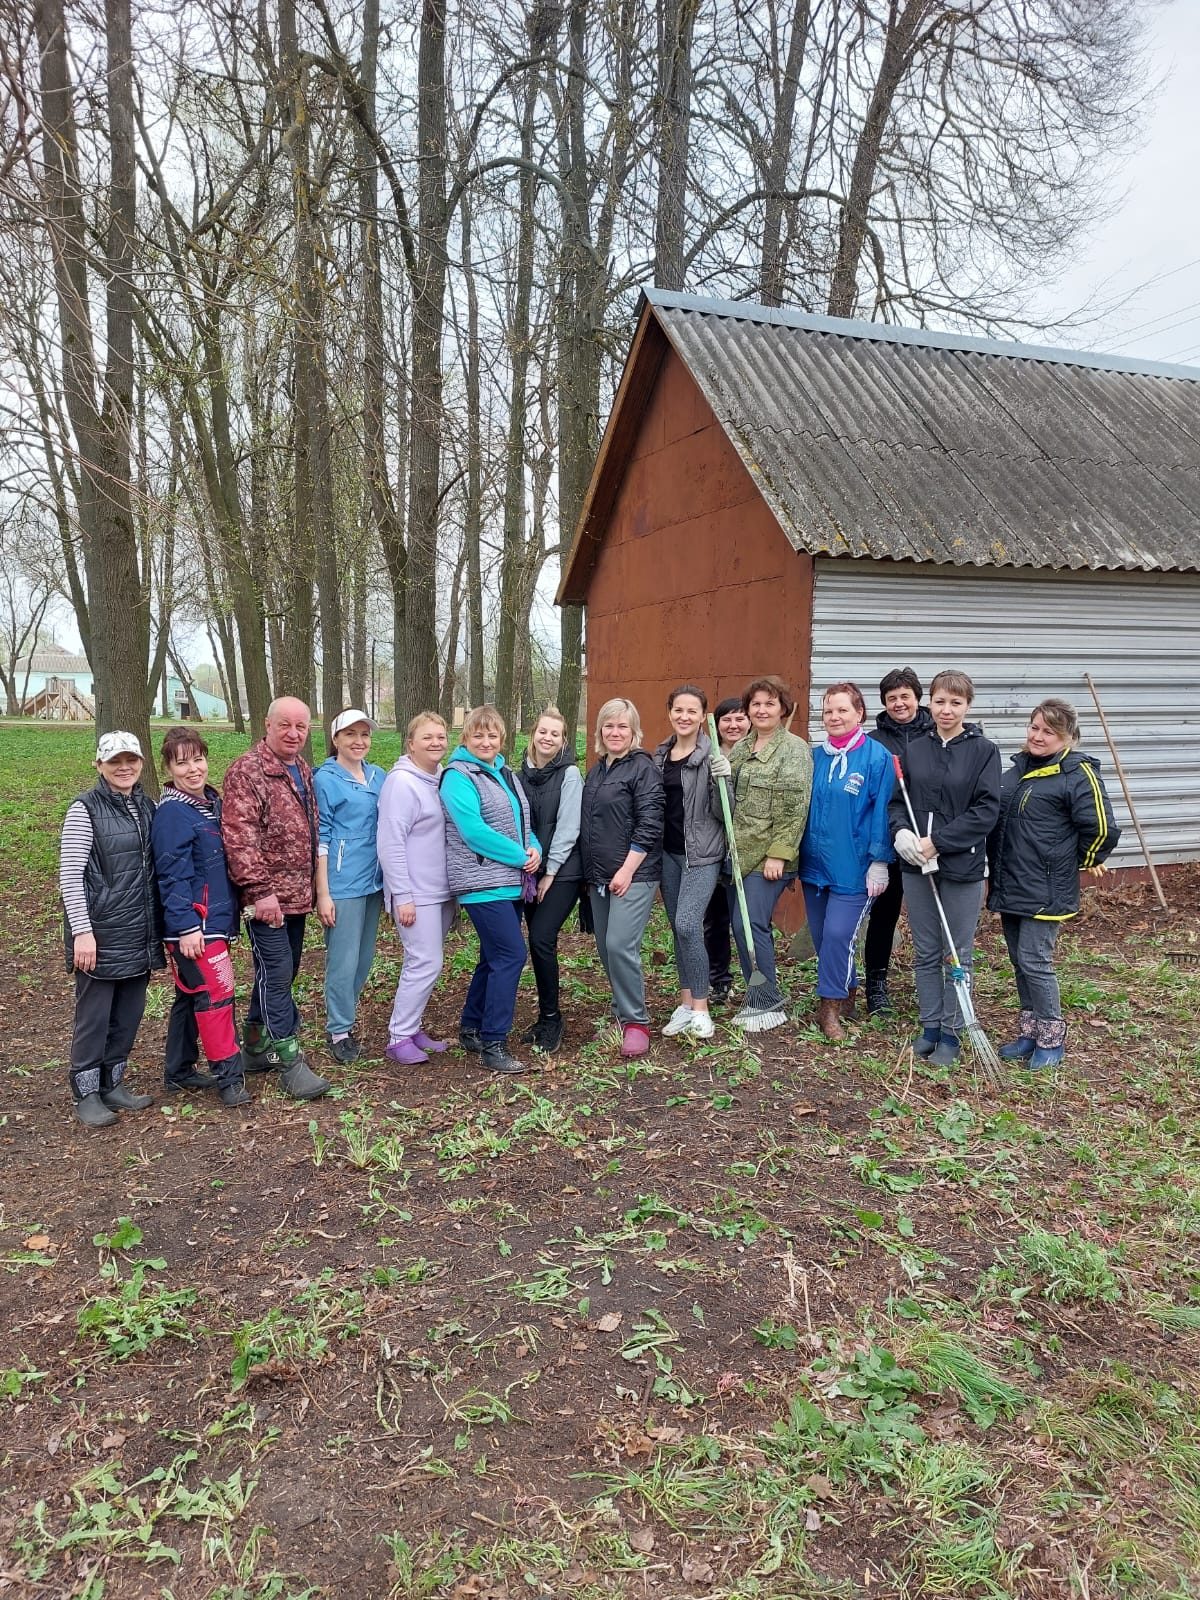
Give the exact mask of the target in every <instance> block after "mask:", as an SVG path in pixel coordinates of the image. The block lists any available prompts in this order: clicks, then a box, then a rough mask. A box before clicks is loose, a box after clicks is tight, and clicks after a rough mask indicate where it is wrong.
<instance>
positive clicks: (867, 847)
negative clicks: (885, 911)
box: [797, 683, 895, 1039]
mask: <svg viewBox="0 0 1200 1600" xmlns="http://www.w3.org/2000/svg"><path fill="white" fill-rule="evenodd" d="M866 714H867V703H866V701H865V700H864V699H863V696H862V691H861V690H860V689H859V687H858V685H857V684H853V683H835V684H832V685H831V686H830V687H829V688H828V689H826V691H825V693H824V695H823V696H822V699H821V720H822V722H823V723H824V725H825V742H824V744H820V745H817V746H816V747H815V749H814V750H813V786H812V803H811V804H810V806H809V809H808V823H807V825H806V826H805V829H804V837H803V839H802V840H801V841H800V860H799V864H798V867H797V876H798V877H799V879H800V883H801V886H802V888H803V890H804V909H805V911H806V913H807V916H808V926H809V930H810V931H811V933H812V941H813V948H814V949H815V950H816V952H817V1026H818V1027H819V1028H820V1030H821V1032H822V1033H823V1034H824V1035H825V1037H826V1038H827V1039H841V1038H843V1037H844V1034H843V1032H842V1023H841V1019H842V1017H843V1016H849V1015H850V1014H851V1012H852V1011H853V1009H854V1000H855V996H856V994H857V991H858V974H857V971H856V970H855V965H854V944H855V940H856V938H857V937H858V928H859V924H860V923H861V921H862V919H863V916H864V915H865V913H866V909H867V906H868V905H869V904H870V902H871V901H872V900H873V899H874V898H875V896H876V895H879V894H882V893H883V891H884V890H885V889H886V888H887V885H888V867H887V864H888V862H889V861H892V860H893V859H894V856H893V852H892V845H891V834H890V831H889V829H888V810H887V808H888V801H889V800H890V799H891V797H892V785H893V783H894V781H895V775H894V772H893V767H892V758H891V756H890V755H889V754H888V752H887V751H886V750H885V749H884V748H883V746H882V745H881V744H878V743H876V741H875V740H874V739H868V738H867V735H866V731H865V729H864V728H863V718H864V717H865V716H866Z"/></svg>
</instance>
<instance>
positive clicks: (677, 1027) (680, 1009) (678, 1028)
mask: <svg viewBox="0 0 1200 1600" xmlns="http://www.w3.org/2000/svg"><path fill="white" fill-rule="evenodd" d="M694 1016H695V1012H694V1011H693V1010H692V1008H691V1006H676V1007H675V1009H674V1011H672V1013H671V1020H670V1022H668V1023H667V1025H666V1027H665V1028H664V1029H663V1035H664V1037H665V1038H667V1039H672V1038H674V1036H675V1035H676V1034H677V1033H688V1032H690V1031H691V1026H692V1018H693V1017H694Z"/></svg>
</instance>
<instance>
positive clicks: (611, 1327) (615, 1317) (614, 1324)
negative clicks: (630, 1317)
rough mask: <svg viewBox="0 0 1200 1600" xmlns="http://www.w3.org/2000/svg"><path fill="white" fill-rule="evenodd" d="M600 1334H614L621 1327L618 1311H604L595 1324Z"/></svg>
mask: <svg viewBox="0 0 1200 1600" xmlns="http://www.w3.org/2000/svg"><path fill="white" fill-rule="evenodd" d="M596 1326H597V1328H598V1329H599V1330H600V1332H601V1333H615V1332H616V1331H617V1329H618V1328H619V1327H620V1326H621V1313H620V1312H619V1311H606V1312H605V1313H604V1315H603V1316H602V1317H601V1318H600V1320H599V1322H597V1324H596Z"/></svg>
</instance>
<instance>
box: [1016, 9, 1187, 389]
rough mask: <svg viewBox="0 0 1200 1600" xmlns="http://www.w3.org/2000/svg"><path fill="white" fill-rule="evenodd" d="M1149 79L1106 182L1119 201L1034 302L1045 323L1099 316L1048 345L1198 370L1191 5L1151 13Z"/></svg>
mask: <svg viewBox="0 0 1200 1600" xmlns="http://www.w3.org/2000/svg"><path fill="white" fill-rule="evenodd" d="M1150 76H1151V79H1152V80H1154V79H1163V80H1165V81H1163V83H1162V87H1161V88H1160V89H1159V90H1158V91H1157V93H1156V94H1155V95H1154V97H1153V100H1152V103H1151V109H1150V114H1149V117H1148V118H1147V122H1146V126H1145V130H1144V140H1143V143H1142V145H1141V148H1140V149H1138V150H1136V151H1135V152H1134V153H1133V154H1132V155H1131V156H1130V158H1129V160H1128V161H1127V162H1126V163H1125V164H1124V165H1123V166H1122V168H1121V169H1120V170H1119V171H1118V172H1117V173H1116V174H1114V189H1115V190H1116V193H1117V195H1118V196H1121V195H1123V196H1124V198H1123V200H1121V201H1120V204H1119V205H1118V207H1117V209H1116V211H1115V212H1114V214H1113V215H1112V216H1111V217H1110V218H1109V219H1108V220H1107V221H1106V222H1103V223H1101V224H1100V225H1099V226H1098V227H1097V229H1096V231H1095V233H1094V234H1093V236H1092V238H1091V240H1090V241H1089V243H1088V245H1087V246H1086V247H1085V248H1084V249H1083V250H1082V251H1081V252H1080V256H1079V260H1078V262H1077V263H1076V265H1075V266H1074V267H1073V268H1072V269H1071V270H1070V271H1069V272H1067V273H1065V274H1064V275H1063V276H1062V277H1061V278H1060V279H1059V280H1058V282H1057V283H1055V284H1054V285H1053V287H1052V289H1051V290H1050V291H1049V292H1048V293H1047V294H1046V296H1045V297H1044V301H1043V304H1044V306H1045V310H1046V313H1047V315H1048V316H1052V317H1053V316H1069V315H1071V314H1072V313H1074V312H1075V311H1077V310H1079V309H1080V308H1081V307H1084V306H1087V305H1089V304H1094V305H1095V306H1096V307H1097V308H1099V309H1100V310H1101V311H1102V312H1103V313H1106V314H1102V315H1101V316H1100V317H1099V318H1098V319H1097V320H1096V321H1094V322H1092V323H1090V324H1089V325H1088V326H1086V327H1084V328H1082V329H1081V330H1080V331H1078V332H1076V333H1072V334H1068V335H1066V336H1065V337H1064V336H1058V337H1056V338H1054V340H1053V341H1052V342H1054V343H1063V344H1072V345H1075V346H1076V347H1079V348H1083V349H1088V350H1101V351H1105V352H1115V351H1119V352H1120V353H1121V354H1123V355H1130V356H1135V357H1144V358H1145V359H1147V360H1155V361H1175V362H1182V363H1185V364H1187V365H1200V0H1169V3H1167V4H1164V5H1163V6H1161V8H1159V9H1157V10H1156V11H1154V12H1152V13H1151V37H1150Z"/></svg>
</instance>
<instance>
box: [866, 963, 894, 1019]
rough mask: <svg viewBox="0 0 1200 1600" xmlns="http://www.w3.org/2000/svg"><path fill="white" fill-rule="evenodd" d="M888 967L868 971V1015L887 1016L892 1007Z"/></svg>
mask: <svg viewBox="0 0 1200 1600" xmlns="http://www.w3.org/2000/svg"><path fill="white" fill-rule="evenodd" d="M887 981H888V969H887V968H886V967H879V968H876V969H875V970H874V971H872V972H868V973H867V1015H868V1016H869V1017H880V1016H885V1015H887V1013H889V1012H890V1011H891V1009H892V998H891V996H890V995H889V994H888V986H887Z"/></svg>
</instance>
